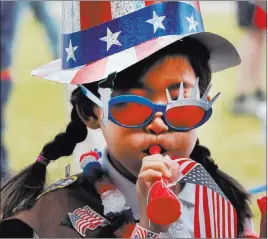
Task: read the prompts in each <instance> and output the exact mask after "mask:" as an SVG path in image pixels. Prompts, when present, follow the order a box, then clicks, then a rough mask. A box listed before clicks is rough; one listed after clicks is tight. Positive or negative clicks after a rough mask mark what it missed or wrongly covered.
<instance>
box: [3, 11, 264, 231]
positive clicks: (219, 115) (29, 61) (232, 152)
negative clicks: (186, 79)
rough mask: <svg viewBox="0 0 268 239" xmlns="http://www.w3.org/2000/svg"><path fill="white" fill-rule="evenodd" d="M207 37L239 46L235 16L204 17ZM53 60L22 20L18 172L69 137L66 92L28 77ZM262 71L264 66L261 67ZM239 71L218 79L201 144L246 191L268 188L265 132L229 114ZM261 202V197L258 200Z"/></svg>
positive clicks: (60, 166)
mask: <svg viewBox="0 0 268 239" xmlns="http://www.w3.org/2000/svg"><path fill="white" fill-rule="evenodd" d="M204 23H205V28H206V30H207V31H211V32H214V33H218V34H220V35H222V36H224V37H226V38H227V39H228V40H230V41H231V42H232V43H233V44H234V45H235V46H238V45H239V43H240V40H241V37H242V35H243V31H242V30H241V29H239V28H238V27H237V25H236V19H235V16H233V15H230V14H225V15H224V14H222V15H220V17H219V15H218V14H215V15H213V14H209V15H206V16H205V17H204ZM51 60H52V54H51V51H50V49H49V47H48V44H47V42H46V37H45V33H44V31H43V29H41V27H40V25H39V24H38V23H36V22H35V21H34V19H33V16H32V15H31V14H26V15H24V18H23V19H22V18H21V23H20V27H19V31H18V34H17V39H16V46H15V62H14V67H13V77H14V89H13V93H12V96H11V100H10V104H9V107H8V109H7V131H6V143H7V146H8V150H9V157H10V163H11V167H12V168H13V169H14V170H20V169H21V168H23V167H25V166H27V165H28V164H30V163H32V162H33V161H34V160H35V158H36V156H37V155H38V154H39V152H40V150H41V149H42V146H43V145H44V143H46V142H48V141H50V140H52V139H53V137H54V136H55V135H56V134H57V133H59V132H60V131H65V126H66V124H67V123H68V121H69V118H68V117H69V116H68V111H67V100H66V99H67V98H66V95H67V93H66V87H64V86H63V85H61V84H57V83H54V82H49V81H45V80H42V79H38V78H35V77H32V76H30V71H31V70H32V69H34V68H36V67H38V66H40V65H42V64H44V63H47V62H49V61H51ZM263 64H264V66H265V65H266V63H265V61H263ZM237 70H238V68H237V67H236V68H233V69H229V70H226V71H224V72H221V73H217V74H214V76H213V88H212V95H213V94H215V93H217V92H218V91H220V92H222V94H221V96H220V98H219V100H218V101H217V103H216V104H215V107H214V114H213V117H212V118H211V119H210V121H209V122H208V123H207V124H206V125H205V126H203V127H201V129H200V130H199V132H200V139H201V143H202V144H204V145H206V146H208V147H209V148H210V150H211V152H212V157H213V159H214V160H215V162H216V163H217V164H218V165H219V167H220V168H221V169H222V170H224V171H225V172H227V173H228V174H230V175H232V176H233V177H235V178H236V179H237V180H239V181H240V182H241V183H242V184H243V185H244V186H245V187H246V188H247V189H249V188H252V187H254V186H257V185H262V184H265V183H266V167H265V166H266V155H265V142H264V135H263V134H264V132H262V128H261V124H260V122H259V120H258V119H256V118H254V117H245V116H244V117H239V116H233V115H232V114H231V113H230V112H229V109H230V107H231V103H232V100H233V98H234V97H235V87H236V79H237ZM70 160H71V158H70V157H69V158H68V157H66V158H63V159H61V160H58V161H57V162H54V163H52V164H50V165H49V182H52V181H54V180H56V179H59V178H61V177H63V176H64V167H65V165H67V164H68V163H69V162H70ZM257 196H260V195H257ZM252 206H253V210H254V216H255V229H256V232H259V219H260V218H259V216H260V214H259V210H258V208H257V204H256V197H253V199H252Z"/></svg>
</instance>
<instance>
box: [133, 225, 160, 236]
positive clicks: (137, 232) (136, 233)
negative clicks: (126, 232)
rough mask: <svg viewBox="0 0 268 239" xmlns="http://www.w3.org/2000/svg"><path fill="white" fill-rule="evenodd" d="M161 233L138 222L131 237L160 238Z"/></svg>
mask: <svg viewBox="0 0 268 239" xmlns="http://www.w3.org/2000/svg"><path fill="white" fill-rule="evenodd" d="M158 237H159V233H155V232H151V231H149V230H146V229H145V228H143V227H141V226H140V225H139V224H136V226H135V228H134V230H133V232H132V234H131V236H130V238H158Z"/></svg>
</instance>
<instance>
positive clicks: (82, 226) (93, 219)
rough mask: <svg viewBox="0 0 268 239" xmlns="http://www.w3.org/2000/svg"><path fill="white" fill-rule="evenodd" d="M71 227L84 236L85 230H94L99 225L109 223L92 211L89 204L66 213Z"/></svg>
mask: <svg viewBox="0 0 268 239" xmlns="http://www.w3.org/2000/svg"><path fill="white" fill-rule="evenodd" d="M68 216H69V218H70V221H71V223H72V225H73V227H74V228H75V229H76V230H77V231H78V232H79V233H80V235H81V236H83V237H85V236H86V234H85V233H86V230H87V229H89V230H91V231H92V230H95V229H96V228H98V227H99V226H102V227H103V226H106V225H108V224H110V223H109V222H108V221H107V220H106V219H105V218H103V217H102V216H100V215H99V214H98V213H96V212H95V211H93V210H92V209H91V208H90V207H89V206H85V207H84V208H78V209H76V210H74V212H73V213H68Z"/></svg>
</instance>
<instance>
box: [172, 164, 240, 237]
mask: <svg viewBox="0 0 268 239" xmlns="http://www.w3.org/2000/svg"><path fill="white" fill-rule="evenodd" d="M177 161H178V164H179V166H180V177H179V179H178V182H180V183H192V184H195V185H196V186H195V187H196V188H195V209H194V210H195V211H194V235H195V238H236V237H237V214H236V210H235V208H234V207H233V205H232V204H231V203H230V201H229V200H228V198H227V197H226V196H225V195H224V193H223V192H222V190H221V189H220V188H219V186H218V185H217V183H216V182H215V181H214V180H213V179H212V177H211V176H210V175H209V173H208V172H207V171H206V170H205V168H204V167H203V166H202V165H201V164H199V163H197V162H195V161H193V160H191V159H180V160H177Z"/></svg>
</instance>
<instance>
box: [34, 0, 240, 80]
mask: <svg viewBox="0 0 268 239" xmlns="http://www.w3.org/2000/svg"><path fill="white" fill-rule="evenodd" d="M62 7H63V21H62V23H63V27H62V31H63V37H62V39H63V41H62V59H58V60H55V61H53V62H50V63H48V64H46V65H44V66H41V67H39V68H37V69H35V70H33V71H32V75H35V76H38V77H41V78H44V79H47V80H52V81H56V82H60V83H71V84H85V83H91V82H95V81H99V80H101V79H104V78H106V77H107V76H108V75H109V74H110V73H111V72H120V71H122V70H124V69H126V68H128V67H130V66H132V65H133V64H135V63H137V62H139V61H141V60H143V59H145V58H146V57H149V56H150V55H152V54H153V53H155V52H156V51H158V50H160V49H162V48H164V47H166V46H168V45H170V44H171V43H174V42H176V41H178V40H180V39H182V38H186V37H189V36H190V37H191V38H195V39H197V40H199V41H200V42H201V43H203V44H204V46H205V47H207V49H208V50H209V52H210V65H211V69H212V72H217V71H220V70H224V69H226V68H229V67H233V66H236V65H238V64H239V63H240V57H239V55H238V53H237V51H236V49H235V48H234V46H233V45H232V44H231V43H230V42H229V41H228V40H226V39H224V38H222V37H220V36H218V35H216V34H213V33H209V32H205V31H204V28H203V22H202V18H201V13H200V7H199V2H198V1H175V2H168V1H81V2H80V1H64V2H63V5H62ZM133 19H134V20H133ZM135 24H136V25H135ZM176 24H177V25H176ZM133 29H137V31H135V32H134V33H133ZM178 29H179V30H178ZM136 32H138V33H139V34H136V35H135V33H136Z"/></svg>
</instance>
